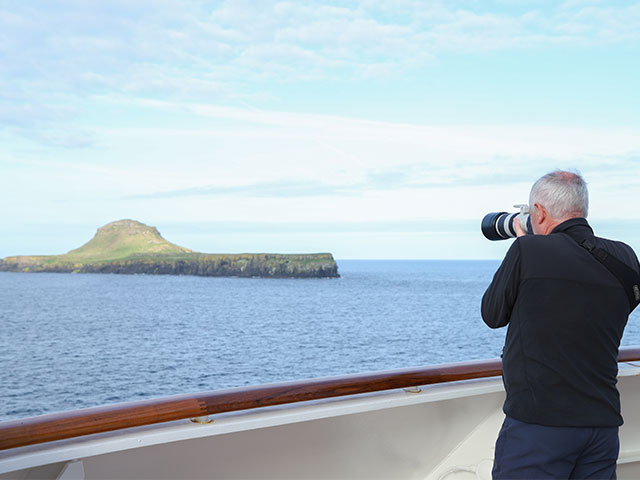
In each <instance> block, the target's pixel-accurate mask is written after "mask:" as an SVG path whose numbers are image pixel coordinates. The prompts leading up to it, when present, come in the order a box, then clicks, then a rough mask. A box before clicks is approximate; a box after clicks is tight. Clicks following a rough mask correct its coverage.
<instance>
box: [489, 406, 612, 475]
mask: <svg viewBox="0 0 640 480" xmlns="http://www.w3.org/2000/svg"><path fill="white" fill-rule="evenodd" d="M619 449H620V443H619V441H618V427H547V426H544V425H534V424H530V423H524V422H520V421H518V420H515V419H513V418H510V417H507V418H505V420H504V423H503V424H502V428H501V429H500V434H499V435H498V440H497V441H496V452H495V459H494V463H493V472H492V474H493V478H494V479H512V478H519V479H529V480H533V479H549V478H554V479H556V478H557V479H560V478H565V479H568V478H574V479H579V478H607V479H615V478H616V460H617V459H618V451H619Z"/></svg>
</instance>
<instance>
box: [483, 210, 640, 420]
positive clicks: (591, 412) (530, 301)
mask: <svg viewBox="0 0 640 480" xmlns="http://www.w3.org/2000/svg"><path fill="white" fill-rule="evenodd" d="M586 237H589V238H590V239H591V240H592V241H593V242H594V243H595V245H596V246H597V247H600V248H602V249H604V250H606V251H607V252H608V253H609V254H610V255H613V256H615V257H617V258H618V259H620V260H622V261H623V262H624V263H626V264H627V265H629V266H631V267H632V268H634V269H635V270H636V271H640V265H638V259H637V258H636V255H635V254H634V252H633V250H632V249H631V248H630V247H629V246H627V245H625V244H624V243H622V242H615V241H612V240H606V239H603V238H598V237H594V236H593V230H592V229H591V227H590V226H589V224H588V223H587V221H586V220H585V219H584V218H573V219H571V220H567V221H566V222H563V223H561V224H560V225H558V226H557V227H556V228H555V229H554V230H553V231H552V232H551V233H550V234H549V235H526V236H524V237H519V238H517V239H516V240H515V241H514V242H513V245H512V246H511V248H510V249H509V251H508V252H507V255H506V257H505V259H504V260H503V262H502V264H501V265H500V268H499V269H498V271H497V272H496V274H495V276H494V278H493V281H492V282H491V285H489V288H488V289H487V291H486V292H485V294H484V296H483V298H482V318H483V320H484V321H485V323H486V324H487V325H488V326H489V327H491V328H499V327H503V326H505V325H507V324H508V325H509V328H508V330H507V336H506V340H505V346H504V350H503V355H502V369H503V374H502V376H503V381H504V386H505V390H506V392H507V397H506V400H505V403H504V412H505V413H506V414H507V415H508V416H510V417H512V418H515V419H516V420H520V421H522V422H527V423H536V424H540V425H552V426H573V427H581V426H590V427H599V426H600V427H606V426H618V425H622V416H621V415H620V397H619V394H618V390H617V388H616V382H617V379H616V377H617V373H618V362H617V357H618V347H619V345H620V338H621V337H622V332H623V330H624V327H625V325H626V323H627V319H628V316H629V303H628V300H627V297H626V295H625V293H624V290H623V288H622V286H621V284H620V282H619V281H618V280H617V279H616V277H614V276H613V274H611V272H609V270H607V269H606V268H605V267H604V266H603V265H602V264H601V263H600V262H598V261H597V260H596V259H595V258H593V256H592V255H591V254H590V253H589V252H588V251H586V250H585V249H584V248H583V247H581V246H580V245H578V243H577V242H576V240H582V239H583V238H586Z"/></svg>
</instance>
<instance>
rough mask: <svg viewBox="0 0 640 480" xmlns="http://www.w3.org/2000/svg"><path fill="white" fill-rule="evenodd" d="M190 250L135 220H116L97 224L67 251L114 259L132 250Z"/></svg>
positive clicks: (77, 255)
mask: <svg viewBox="0 0 640 480" xmlns="http://www.w3.org/2000/svg"><path fill="white" fill-rule="evenodd" d="M190 252H191V250H189V249H188V248H183V247H179V246H178V245H174V244H173V243H170V242H168V241H166V240H165V239H164V238H162V235H160V232H158V230H157V229H156V228H155V227H149V226H147V225H145V224H144V223H140V222H137V221H135V220H118V221H116V222H111V223H108V224H107V225H105V226H104V227H101V228H99V229H98V231H97V232H96V234H95V236H94V237H93V238H92V239H91V240H89V241H88V242H87V243H85V244H84V245H83V246H81V247H80V248H76V249H75V250H71V251H70V252H69V253H67V254H66V255H67V256H68V257H73V258H77V259H94V260H115V259H119V258H126V257H129V256H131V255H135V254H145V255H155V254H168V253H169V254H170V253H173V254H180V253H190Z"/></svg>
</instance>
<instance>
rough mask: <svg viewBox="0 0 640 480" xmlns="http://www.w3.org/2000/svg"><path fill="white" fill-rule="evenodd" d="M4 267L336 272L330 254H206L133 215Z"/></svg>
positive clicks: (216, 273)
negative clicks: (79, 241)
mask: <svg viewBox="0 0 640 480" xmlns="http://www.w3.org/2000/svg"><path fill="white" fill-rule="evenodd" d="M0 271H9V272H61V273H63V272H74V273H129V274H135V273H140V274H149V275H200V276H211V277H221V276H238V277H274V278H317V277H338V276H339V275H338V266H337V264H336V262H335V260H334V259H333V256H332V255H331V254H330V253H313V254H270V253H269V254H267V253H259V254H251V253H246V254H207V253H198V252H193V251H191V250H189V249H187V248H183V247H180V246H178V245H174V244H173V243H170V242H168V241H166V240H165V239H164V238H162V236H161V235H160V233H159V232H158V230H157V229H156V228H154V227H149V226H147V225H144V224H142V223H140V222H137V221H134V220H119V221H117V222H112V223H109V224H107V225H105V226H104V227H101V228H99V229H98V231H97V232H96V235H95V236H94V237H93V239H91V240H90V241H89V242H87V243H86V244H84V245H83V246H81V247H80V248H77V249H75V250H71V251H70V252H68V253H66V254H64V255H45V256H15V257H6V258H4V259H2V260H0Z"/></svg>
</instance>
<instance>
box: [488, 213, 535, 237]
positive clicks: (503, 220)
mask: <svg viewBox="0 0 640 480" xmlns="http://www.w3.org/2000/svg"><path fill="white" fill-rule="evenodd" d="M514 207H515V208H519V209H520V211H519V212H517V213H508V212H492V213H488V214H486V215H485V216H484V218H483V219H482V224H481V229H482V234H483V235H484V236H485V237H486V238H487V239H488V240H506V239H508V238H514V237H516V236H517V235H516V228H515V226H514V222H520V226H521V227H522V230H524V232H525V233H526V234H531V233H533V230H532V229H531V217H530V216H529V205H526V204H518V205H514Z"/></svg>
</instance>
